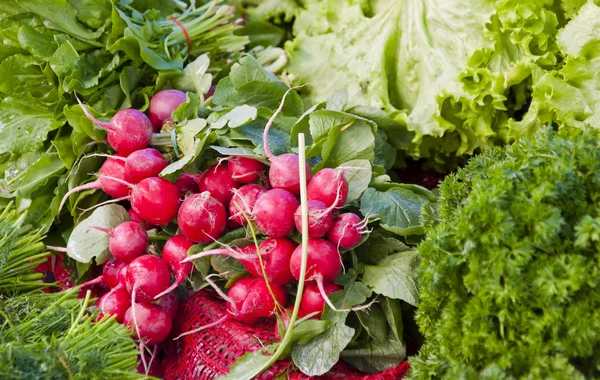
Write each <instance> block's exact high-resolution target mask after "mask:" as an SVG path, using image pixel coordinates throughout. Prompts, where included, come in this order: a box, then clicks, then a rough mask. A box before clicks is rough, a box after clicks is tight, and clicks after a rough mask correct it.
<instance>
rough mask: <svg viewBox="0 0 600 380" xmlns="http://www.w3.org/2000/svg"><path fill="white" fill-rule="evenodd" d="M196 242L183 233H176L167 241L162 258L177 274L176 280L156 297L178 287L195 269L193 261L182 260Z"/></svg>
mask: <svg viewBox="0 0 600 380" xmlns="http://www.w3.org/2000/svg"><path fill="white" fill-rule="evenodd" d="M193 245H194V242H192V241H191V240H189V239H188V238H186V237H185V236H183V235H175V236H173V237H171V238H170V239H169V240H167V242H166V243H165V246H164V247H163V250H162V259H163V261H164V262H165V263H166V264H167V267H168V268H169V270H170V271H171V272H172V273H173V274H174V275H175V281H174V282H173V284H172V285H171V286H169V287H168V288H167V289H166V290H165V291H164V292H162V293H160V294H158V295H157V296H156V297H155V299H157V298H160V297H163V296H165V295H166V294H168V293H170V292H172V291H173V290H175V288H177V287H178V286H179V285H181V283H183V281H184V280H185V278H186V277H187V276H188V275H189V274H190V273H192V270H193V269H194V268H193V267H194V266H193V264H192V263H191V262H182V261H183V260H184V259H186V258H187V257H188V254H187V253H188V250H189V249H190V248H191V247H192V246H193Z"/></svg>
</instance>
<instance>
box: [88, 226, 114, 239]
mask: <svg viewBox="0 0 600 380" xmlns="http://www.w3.org/2000/svg"><path fill="white" fill-rule="evenodd" d="M91 227H92V228H93V229H95V230H98V231H101V232H104V233H105V234H107V235H108V236H110V237H112V236H113V231H112V230H111V229H109V228H104V227H98V226H91Z"/></svg>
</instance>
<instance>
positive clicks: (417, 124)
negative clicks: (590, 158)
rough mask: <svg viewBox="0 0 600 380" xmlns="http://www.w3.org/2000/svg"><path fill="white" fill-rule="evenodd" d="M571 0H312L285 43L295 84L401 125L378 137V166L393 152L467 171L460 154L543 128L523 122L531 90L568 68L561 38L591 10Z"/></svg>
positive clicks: (314, 96) (312, 96) (313, 97)
mask: <svg viewBox="0 0 600 380" xmlns="http://www.w3.org/2000/svg"><path fill="white" fill-rule="evenodd" d="M561 3H562V4H561V5H562V6H563V7H564V9H563V8H561V7H560V6H559V5H557V6H555V5H554V2H553V1H550V0H544V1H534V0H528V1H513V0H506V1H491V0H486V1H483V2H481V1H474V0H463V1H458V2H454V3H452V4H442V3H440V2H439V1H435V0H428V1H420V0H408V1H402V2H399V1H393V0H383V1H362V2H356V1H351V0H327V1H316V0H309V1H305V2H303V4H302V7H301V8H300V9H299V10H296V14H297V18H296V20H295V22H294V25H293V33H294V39H293V40H291V41H288V42H286V44H285V48H286V51H287V52H288V55H289V64H288V66H287V69H288V70H289V72H290V73H291V74H292V75H290V77H291V78H293V79H295V82H294V83H296V82H297V83H310V84H311V86H310V89H309V91H307V93H306V97H307V99H309V101H310V102H312V103H316V102H323V101H325V100H326V99H328V98H329V97H330V96H331V95H332V94H334V93H336V92H337V91H339V90H342V89H346V90H347V91H348V95H349V96H348V104H347V106H346V107H347V109H346V111H347V112H352V110H355V109H356V110H357V112H360V111H366V110H368V109H369V108H372V109H375V110H378V111H379V112H383V113H387V114H388V115H389V116H388V119H387V120H385V118H379V120H376V122H377V123H378V124H380V122H381V123H382V124H383V123H385V124H386V125H387V126H388V127H389V126H391V125H392V124H390V121H393V122H395V123H396V126H394V129H395V131H394V132H393V133H390V130H386V131H385V132H386V133H385V134H386V135H387V136H385V135H384V134H383V133H378V134H377V137H378V139H379V140H381V141H382V143H380V144H379V145H378V149H377V160H376V164H377V165H380V166H382V167H385V168H389V167H391V165H394V161H398V160H400V162H399V163H398V164H400V163H401V161H402V159H403V154H401V155H399V156H396V157H394V154H393V151H392V149H390V146H391V147H394V148H396V149H403V150H406V152H407V154H408V155H410V156H412V157H414V158H428V159H429V164H430V165H434V166H436V167H438V168H444V167H447V166H452V165H455V164H456V160H455V159H453V157H454V156H461V155H464V154H473V153H475V152H477V151H478V150H479V149H486V148H489V147H491V146H493V145H496V144H498V143H505V142H507V141H510V140H512V139H514V138H519V137H521V136H523V135H528V134H530V133H531V132H532V130H535V129H536V128H538V127H539V126H540V124H537V125H536V126H534V127H532V126H531V125H530V124H529V123H525V124H526V125H522V124H523V123H521V118H522V115H523V113H525V112H526V111H527V107H528V98H530V97H531V95H530V94H529V92H528V91H530V90H531V88H532V86H533V88H535V82H536V81H537V80H538V79H539V78H540V75H538V74H536V72H538V71H545V70H551V69H553V68H555V67H560V66H559V65H558V61H559V59H558V57H559V56H560V55H561V49H562V50H563V53H564V52H567V51H568V48H566V47H565V46H564V45H560V44H557V31H558V29H559V28H560V27H561V26H562V25H561V23H564V20H565V14H564V11H565V9H566V10H567V12H566V16H567V17H572V15H573V14H574V12H575V11H576V10H577V9H578V8H579V7H580V6H581V2H579V1H563V2H561ZM567 3H569V4H567ZM591 6H593V5H589V4H588V5H587V6H586V8H585V10H586V11H587V10H589V7H591ZM583 13H584V12H581V14H583ZM585 13H588V16H586V17H588V18H589V19H590V22H588V23H587V24H583V23H581V25H591V23H593V22H595V21H592V20H595V18H594V16H592V15H589V14H590V12H585ZM580 17H581V16H580ZM591 38H593V37H591ZM594 72H596V70H594V69H593V68H586V70H584V71H583V73H586V74H584V75H589V74H588V73H594ZM547 88H548V89H550V88H551V87H549V86H548V87H547ZM546 93H547V91H546ZM534 97H535V96H534ZM569 99H570V100H573V98H569ZM542 100H543V99H542V98H540V102H541V103H543V101H542ZM590 103H593V101H590ZM382 110H383V111H382ZM367 112H369V113H371V114H375V112H372V111H367ZM531 118H532V119H533V118H534V117H533V116H531ZM386 137H387V138H388V139H389V144H390V145H389V146H388V145H387V144H385V143H384V142H385V141H386ZM411 140H412V141H411Z"/></svg>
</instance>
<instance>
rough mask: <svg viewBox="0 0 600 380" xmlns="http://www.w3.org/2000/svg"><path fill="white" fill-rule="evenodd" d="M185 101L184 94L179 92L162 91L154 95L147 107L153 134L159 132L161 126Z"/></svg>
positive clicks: (185, 96)
mask: <svg viewBox="0 0 600 380" xmlns="http://www.w3.org/2000/svg"><path fill="white" fill-rule="evenodd" d="M186 101H187V95H186V93H185V92H183V91H179V90H162V91H160V92H158V93H157V94H156V95H154V96H153V97H152V99H151V100H150V105H149V107H148V116H150V121H151V122H152V127H153V128H154V132H160V129H161V128H162V126H163V124H164V123H165V122H167V121H170V120H171V114H172V113H173V111H175V110H176V109H177V108H178V107H179V106H180V105H181V104H182V103H185V102H186Z"/></svg>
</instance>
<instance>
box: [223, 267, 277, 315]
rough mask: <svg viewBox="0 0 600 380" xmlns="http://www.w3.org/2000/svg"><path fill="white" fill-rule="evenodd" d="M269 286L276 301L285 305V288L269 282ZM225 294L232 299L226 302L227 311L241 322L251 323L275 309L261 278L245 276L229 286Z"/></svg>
mask: <svg viewBox="0 0 600 380" xmlns="http://www.w3.org/2000/svg"><path fill="white" fill-rule="evenodd" d="M270 287H271V290H272V291H273V294H274V295H275V299H276V300H277V302H278V303H279V304H280V305H285V302H286V301H287V293H286V292H285V289H283V288H282V287H281V286H278V285H275V284H270ZM227 296H228V297H229V298H230V299H231V301H232V302H229V303H228V304H227V311H229V313H230V314H232V315H233V317H234V318H235V319H237V320H238V321H241V322H245V323H248V324H253V323H255V322H257V321H258V320H259V319H262V318H269V317H271V316H272V315H273V313H275V311H276V305H275V302H274V300H273V298H272V297H271V293H270V292H269V288H268V287H267V283H266V282H265V280H264V279H262V278H252V277H246V278H243V279H241V280H239V281H237V282H236V283H235V284H233V285H232V286H231V288H229V291H228V292H227Z"/></svg>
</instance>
